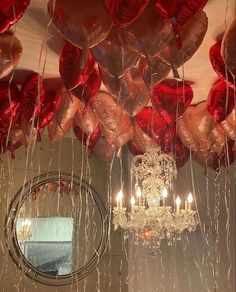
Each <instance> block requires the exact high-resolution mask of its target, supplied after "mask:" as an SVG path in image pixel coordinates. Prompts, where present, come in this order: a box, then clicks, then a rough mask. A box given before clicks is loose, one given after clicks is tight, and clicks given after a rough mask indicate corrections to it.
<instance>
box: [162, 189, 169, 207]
mask: <svg viewBox="0 0 236 292" xmlns="http://www.w3.org/2000/svg"><path fill="white" fill-rule="evenodd" d="M167 196H168V192H167V189H166V188H164V189H163V190H162V197H163V206H165V205H166V198H167Z"/></svg>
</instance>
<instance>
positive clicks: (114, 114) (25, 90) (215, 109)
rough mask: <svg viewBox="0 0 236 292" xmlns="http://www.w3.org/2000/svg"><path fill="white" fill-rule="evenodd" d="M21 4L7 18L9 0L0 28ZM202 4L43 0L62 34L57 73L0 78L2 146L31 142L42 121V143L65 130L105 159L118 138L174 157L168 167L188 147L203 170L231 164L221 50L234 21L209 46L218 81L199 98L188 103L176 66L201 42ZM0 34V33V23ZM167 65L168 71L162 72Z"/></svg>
mask: <svg viewBox="0 0 236 292" xmlns="http://www.w3.org/2000/svg"><path fill="white" fill-rule="evenodd" d="M13 2H15V3H14V5H16V3H17V2H18V1H13ZM13 2H12V3H13ZM28 2H29V1H22V3H24V5H23V4H22V5H19V10H16V11H17V13H16V14H14V16H15V18H14V19H13V20H12V18H11V17H10V16H9V15H10V12H9V11H11V9H10V6H11V5H10V4H9V5H8V9H6V10H7V11H6V13H5V14H4V15H5V16H4V17H3V19H7V18H8V19H9V22H8V25H6V24H1V23H0V27H5V28H6V29H7V28H9V26H10V25H11V24H13V23H14V22H16V21H17V20H18V19H19V17H20V16H21V15H22V14H23V12H24V9H25V8H26V6H27V4H28ZM206 2H207V0H191V1H190V0H188V1H187V0H186V1H183V0H171V1H169V0H165V1H163V0H131V1H123V0H87V1H79V0H68V1H64V0H49V2H48V12H49V15H50V16H51V18H52V21H53V23H54V25H55V26H56V27H57V29H58V30H59V32H60V33H61V35H62V37H63V38H64V44H63V47H62V48H61V53H60V60H59V72H60V76H61V79H57V80H45V79H42V78H41V77H40V76H39V75H38V74H35V73H33V74H31V75H30V76H28V78H27V79H26V80H24V82H22V83H21V84H14V82H13V81H11V82H10V83H9V82H8V83H4V82H0V91H2V94H1V99H2V100H3V102H2V103H1V107H0V113H1V114H0V136H1V141H2V142H1V144H2V145H1V147H2V151H7V150H10V151H12V152H13V151H14V149H16V148H17V147H19V146H20V145H21V144H24V145H26V146H27V145H29V144H30V143H31V142H32V141H35V140H36V139H40V133H41V132H42V131H43V130H44V129H45V127H46V126H47V128H48V134H49V138H50V140H51V141H52V142H53V141H56V140H57V139H60V138H61V137H63V136H64V135H65V134H66V133H68V132H69V131H70V129H71V128H73V130H74V134H75V136H76V137H77V138H78V139H79V140H80V141H81V142H82V143H83V144H84V145H86V146H87V147H88V149H89V150H90V151H91V152H92V151H93V152H94V153H95V154H96V155H97V156H98V157H100V158H101V159H102V160H103V161H105V162H108V163H109V162H111V160H112V158H113V157H114V154H115V153H116V151H117V149H118V153H119V150H120V149H121V147H122V146H123V145H125V144H127V145H128V147H129V149H130V151H131V152H132V153H133V154H134V155H136V154H140V153H144V152H145V151H146V149H147V148H148V147H150V146H153V145H156V146H159V147H161V149H162V150H163V151H164V152H165V153H172V155H174V157H175V159H176V164H177V167H182V166H183V165H184V164H185V162H186V161H187V160H188V158H189V155H190V150H191V151H192V153H193V156H194V157H195V158H196V160H197V161H199V162H200V163H201V164H202V165H204V166H206V167H207V166H211V167H212V168H214V169H218V168H219V166H220V165H226V164H228V163H229V162H231V161H232V160H233V159H234V151H233V142H232V141H233V140H235V118H234V113H233V111H234V110H233V108H234V101H235V83H234V80H235V79H234V78H235V64H234V63H233V62H234V61H235V60H232V58H230V56H231V57H232V56H233V53H234V52H233V49H232V38H233V37H234V33H235V23H233V24H231V25H230V27H229V28H228V29H227V31H226V33H225V36H224V39H223V40H222V43H216V44H215V45H213V47H212V48H211V50H210V60H211V62H212V66H213V68H214V69H215V71H216V73H217V74H218V75H219V77H220V78H221V79H220V80H219V81H217V82H216V83H215V84H214V85H213V86H212V89H211V91H210V92H209V96H208V101H207V102H205V103H203V104H199V105H197V106H195V107H193V106H190V103H191V101H192V98H193V90H192V88H191V82H189V81H183V80H180V79H179V77H178V72H177V69H178V68H179V67H180V66H182V65H183V64H184V63H185V62H186V61H188V60H189V59H190V58H191V57H192V56H193V55H194V53H195V52H196V51H197V49H198V48H199V46H200V45H201V43H202V41H203V39H204V36H205V34H206V31H207V27H208V20H207V16H206V14H205V13H204V12H203V11H202V9H203V7H204V6H205V4H206ZM16 7H18V6H17V5H16ZM6 29H5V30H6ZM2 32H3V34H2V35H0V39H1V37H3V36H4V28H3V29H2ZM6 33H8V32H6ZM11 37H12V38H13V37H14V36H12V35H11ZM0 45H1V40H0ZM16 48H17V49H18V50H17V49H15V56H16V57H15V58H14V55H13V54H12V53H11V58H10V60H11V68H10V69H4V67H2V68H3V69H2V71H3V72H6V74H9V71H11V70H12V69H13V68H14V67H15V66H16V64H17V62H18V61H17V60H18V59H19V56H20V53H21V50H20V49H19V48H21V47H20V46H19V44H18V43H17V41H16ZM11 50H13V49H12V48H11ZM16 52H17V53H18V54H17V53H16ZM6 58H7V57H6ZM17 58H18V59H17ZM0 65H1V64H0ZM5 65H6V64H5ZM8 67H9V66H8ZM6 70H8V71H6ZM171 71H172V72H173V74H174V76H173V77H174V78H172V79H171V78H169V79H167V76H168V74H169V73H170V72H171ZM0 78H1V76H0ZM105 89H106V90H105ZM2 105H3V106H2ZM192 117H194V118H192ZM226 137H227V138H226ZM227 139H228V140H227ZM226 153H228V154H229V155H226ZM226 156H227V157H226ZM226 158H227V163H224V162H225V159H226Z"/></svg>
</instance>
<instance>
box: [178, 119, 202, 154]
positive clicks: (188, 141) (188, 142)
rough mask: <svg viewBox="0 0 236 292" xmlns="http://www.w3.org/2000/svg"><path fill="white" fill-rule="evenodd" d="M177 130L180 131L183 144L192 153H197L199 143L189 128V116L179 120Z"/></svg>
mask: <svg viewBox="0 0 236 292" xmlns="http://www.w3.org/2000/svg"><path fill="white" fill-rule="evenodd" d="M177 130H178V137H179V138H180V140H181V142H182V143H183V144H184V145H185V146H186V147H187V148H188V149H190V150H192V151H197V150H198V148H199V143H198V141H197V139H196V138H195V137H194V135H193V133H192V132H191V130H190V129H189V127H188V117H187V115H183V116H182V117H181V118H180V119H178V121H177Z"/></svg>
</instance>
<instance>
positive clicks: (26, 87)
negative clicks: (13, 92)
mask: <svg viewBox="0 0 236 292" xmlns="http://www.w3.org/2000/svg"><path fill="white" fill-rule="evenodd" d="M44 100H45V90H44V84H43V80H42V78H41V77H40V76H39V74H37V73H32V74H30V75H29V76H28V77H27V79H26V80H25V82H24V83H23V84H22V88H21V95H20V103H21V116H22V119H24V121H25V122H28V123H31V122H32V121H33V120H34V121H33V122H34V124H36V123H37V117H38V116H39V114H40V111H41V106H42V103H43V102H44Z"/></svg>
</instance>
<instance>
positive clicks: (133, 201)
mask: <svg viewBox="0 0 236 292" xmlns="http://www.w3.org/2000/svg"><path fill="white" fill-rule="evenodd" d="M130 203H131V206H134V205H135V198H134V196H132V197H131V200H130Z"/></svg>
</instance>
